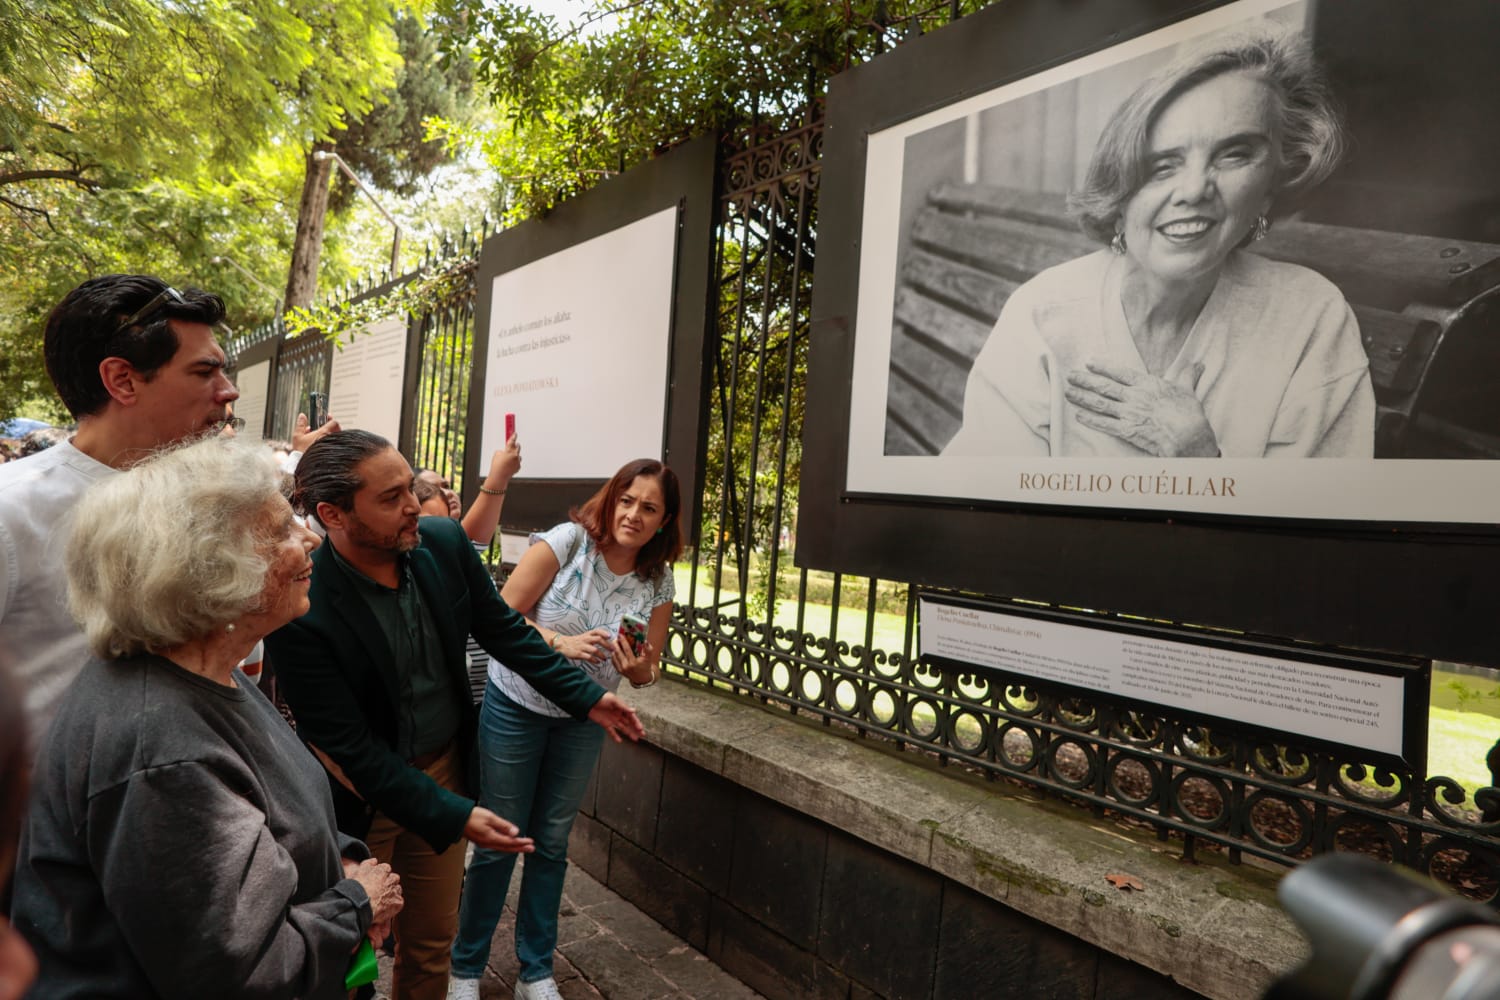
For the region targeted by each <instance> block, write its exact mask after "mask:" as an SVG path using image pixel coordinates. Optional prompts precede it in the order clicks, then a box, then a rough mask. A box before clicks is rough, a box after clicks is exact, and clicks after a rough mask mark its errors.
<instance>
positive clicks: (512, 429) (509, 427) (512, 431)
mask: <svg viewBox="0 0 1500 1000" xmlns="http://www.w3.org/2000/svg"><path fill="white" fill-rule="evenodd" d="M515 436H516V415H515V414H514V413H507V414H506V415H505V440H506V441H509V440H510V439H511V438H513V437H515Z"/></svg>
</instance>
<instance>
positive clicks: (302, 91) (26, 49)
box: [0, 0, 398, 416]
mask: <svg viewBox="0 0 1500 1000" xmlns="http://www.w3.org/2000/svg"><path fill="white" fill-rule="evenodd" d="M395 3H396V0H390V2H375V3H370V2H360V0H317V2H314V0H199V2H195V3H192V4H163V3H160V2H158V0H78V2H72V0H69V2H66V3H64V2H61V0H0V275H3V278H4V280H3V281H0V416H5V415H9V414H11V413H14V412H16V410H17V409H18V408H19V407H21V406H23V405H28V404H36V403H37V402H38V401H44V400H48V399H50V397H51V392H50V389H49V388H48V384H47V381H46V379H45V376H44V374H43V372H42V366H41V360H40V326H41V321H42V319H43V317H44V316H45V313H46V310H47V309H48V308H50V306H51V305H52V303H54V302H56V300H57V299H58V298H59V297H61V295H62V294H63V292H65V291H66V290H67V289H68V288H69V287H71V286H72V285H74V284H77V282H78V281H80V280H82V279H83V278H84V277H86V276H88V275H90V274H97V273H101V272H104V271H109V270H147V269H150V270H155V271H156V272H158V273H161V274H164V275H170V276H172V277H173V279H174V280H180V281H189V280H191V281H196V282H198V283H201V284H205V285H209V286H216V287H225V286H226V284H227V286H229V287H238V288H241V289H243V290H244V291H245V292H246V293H247V294H246V295H244V296H243V297H242V298H243V300H246V301H251V302H256V303H257V305H258V306H259V308H260V309H261V310H262V313H263V314H268V313H269V311H270V310H269V308H267V307H268V306H269V305H270V303H266V302H263V301H262V300H263V299H264V298H265V296H263V295H261V294H260V293H259V292H255V291H253V286H244V285H240V284H239V283H238V281H237V279H234V278H231V279H230V280H229V281H228V282H227V283H226V282H225V281H224V277H225V276H224V275H223V274H222V273H221V272H219V271H217V269H213V268H212V266H211V265H210V264H209V263H208V261H209V259H210V258H211V257H212V256H214V255H215V254H225V253H227V254H229V255H231V256H234V257H235V258H236V259H237V260H240V261H246V260H249V261H256V260H258V259H260V258H262V257H264V256H266V254H267V253H268V249H269V248H275V247H278V246H282V247H284V246H285V244H286V242H287V235H288V234H289V233H290V228H291V226H290V221H291V219H292V215H291V210H290V207H289V205H290V204H291V202H292V200H293V198H294V197H295V190H296V188H295V184H296V181H297V180H298V179H300V172H299V171H298V170H297V169H296V163H297V161H299V160H300V156H297V157H296V159H291V158H288V156H287V155H286V153H287V150H288V147H289V146H290V147H291V148H293V149H300V148H301V147H302V146H303V145H304V143H305V142H308V141H310V140H311V138H312V137H314V136H319V135H326V134H330V133H331V132H332V131H333V130H334V129H335V128H336V126H337V125H338V124H340V123H341V122H342V121H344V120H345V117H346V116H350V115H353V116H358V115H362V114H364V113H365V112H366V111H367V110H368V109H369V108H370V106H371V104H372V100H373V98H374V96H375V95H376V94H377V93H378V92H379V90H380V88H381V87H382V86H383V85H386V84H388V83H391V82H393V80H394V65H395V62H396V60H397V58H398V55H397V49H396V40H395V36H394V34H393V32H392V28H391V25H392V23H393V18H394V11H395ZM283 259H284V258H283ZM257 270H259V268H257ZM276 270H279V268H277V269H276ZM262 273H267V272H262ZM271 273H274V272H271ZM238 315H241V316H243V315H244V314H243V313H240V314H238ZM42 405H45V403H43V404H42ZM53 413H54V415H57V411H56V409H55V404H54V409H53Z"/></svg>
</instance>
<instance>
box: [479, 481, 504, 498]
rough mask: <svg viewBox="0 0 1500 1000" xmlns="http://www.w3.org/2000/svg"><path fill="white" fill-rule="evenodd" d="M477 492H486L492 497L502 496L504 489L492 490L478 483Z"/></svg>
mask: <svg viewBox="0 0 1500 1000" xmlns="http://www.w3.org/2000/svg"><path fill="white" fill-rule="evenodd" d="M479 492H481V493H488V494H489V495H490V496H492V497H503V496H505V490H492V489H490V488H489V487H488V486H486V485H484V484H483V483H480V484H479Z"/></svg>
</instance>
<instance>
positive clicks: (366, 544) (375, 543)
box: [349, 515, 422, 553]
mask: <svg viewBox="0 0 1500 1000" xmlns="http://www.w3.org/2000/svg"><path fill="white" fill-rule="evenodd" d="M349 540H350V541H351V542H353V543H354V544H355V545H358V546H360V547H361V548H366V549H373V550H376V551H379V552H391V553H400V552H410V551H411V550H412V549H414V548H416V547H417V546H418V545H421V544H422V539H421V537H420V536H419V535H417V534H415V533H412V534H407V533H406V532H405V531H399V532H397V533H396V534H394V535H382V534H381V533H380V532H378V531H375V530H374V529H373V528H371V527H370V526H369V525H368V524H366V523H365V522H363V521H361V520H360V519H359V518H358V517H354V516H352V515H351V516H350V518H349Z"/></svg>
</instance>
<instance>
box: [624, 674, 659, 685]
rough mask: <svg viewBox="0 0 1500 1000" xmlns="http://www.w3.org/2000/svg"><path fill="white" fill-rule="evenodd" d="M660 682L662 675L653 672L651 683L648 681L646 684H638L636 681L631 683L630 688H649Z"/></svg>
mask: <svg viewBox="0 0 1500 1000" xmlns="http://www.w3.org/2000/svg"><path fill="white" fill-rule="evenodd" d="M659 680H661V673H660V672H653V673H652V674H651V679H650V680H649V681H647V682H646V683H644V684H637V683H636V682H635V681H631V682H630V686H631V687H633V688H648V687H650V686H651V685H653V684H655V683H656V682H657V681H659Z"/></svg>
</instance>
